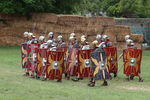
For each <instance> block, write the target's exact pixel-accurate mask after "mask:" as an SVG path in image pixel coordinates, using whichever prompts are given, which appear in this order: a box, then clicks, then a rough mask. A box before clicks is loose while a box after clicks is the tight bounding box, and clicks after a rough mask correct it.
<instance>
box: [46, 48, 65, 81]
mask: <svg viewBox="0 0 150 100" xmlns="http://www.w3.org/2000/svg"><path fill="white" fill-rule="evenodd" d="M47 55H48V59H47V69H46V75H47V78H49V79H62V72H63V68H64V52H63V51H48V53H47Z"/></svg>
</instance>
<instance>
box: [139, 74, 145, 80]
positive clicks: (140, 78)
mask: <svg viewBox="0 0 150 100" xmlns="http://www.w3.org/2000/svg"><path fill="white" fill-rule="evenodd" d="M138 77H139V82H143V81H144V79H142V77H141V75H140V74H139V76H138Z"/></svg>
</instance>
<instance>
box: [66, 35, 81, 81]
mask: <svg viewBox="0 0 150 100" xmlns="http://www.w3.org/2000/svg"><path fill="white" fill-rule="evenodd" d="M79 48H80V46H79V43H78V41H77V40H76V37H75V34H74V33H71V34H70V37H69V46H68V54H69V55H68V58H67V66H66V67H67V69H66V73H67V74H66V75H65V77H66V78H67V79H69V78H70V76H75V77H77V76H78V73H77V72H78V56H77V54H78V50H79Z"/></svg>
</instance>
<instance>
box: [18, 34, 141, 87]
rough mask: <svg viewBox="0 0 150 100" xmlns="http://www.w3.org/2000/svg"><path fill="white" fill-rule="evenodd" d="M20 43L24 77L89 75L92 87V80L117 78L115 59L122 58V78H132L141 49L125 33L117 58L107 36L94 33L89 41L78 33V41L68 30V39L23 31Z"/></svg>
mask: <svg viewBox="0 0 150 100" xmlns="http://www.w3.org/2000/svg"><path fill="white" fill-rule="evenodd" d="M24 40H25V41H24V43H22V44H21V54H22V68H23V69H25V74H24V75H25V76H30V77H32V78H36V79H39V80H43V81H46V80H48V79H49V80H54V79H56V80H57V82H61V81H62V78H63V77H64V78H65V79H67V80H70V79H71V80H72V81H75V82H76V81H80V80H83V79H85V78H89V84H88V86H90V87H94V86H95V82H96V80H103V84H102V86H107V85H108V83H107V80H108V79H112V75H113V77H114V78H115V77H117V73H118V60H119V59H121V57H123V62H124V63H123V67H124V74H125V75H126V78H125V80H126V81H129V80H133V79H134V77H135V76H138V77H139V82H143V79H142V78H141V76H140V73H141V70H140V65H141V59H142V50H141V49H138V48H136V46H135V44H134V42H133V40H131V38H130V36H129V35H126V36H125V41H126V47H125V48H124V50H123V53H122V54H121V55H120V56H119V58H117V48H116V47H114V46H113V45H112V42H111V41H110V40H109V37H108V36H107V35H99V34H98V35H97V36H96V38H95V41H93V42H92V43H89V42H88V41H87V37H86V36H85V35H82V36H81V38H80V41H78V40H77V38H76V34H75V33H71V34H70V36H69V42H68V43H66V42H65V41H64V40H63V36H62V35H58V36H57V39H54V33H53V32H49V34H48V36H47V37H45V36H40V37H39V38H36V37H35V36H34V35H33V33H30V32H24Z"/></svg>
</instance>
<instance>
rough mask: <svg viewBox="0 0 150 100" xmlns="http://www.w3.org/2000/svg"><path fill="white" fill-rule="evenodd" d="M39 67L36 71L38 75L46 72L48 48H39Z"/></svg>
mask: <svg viewBox="0 0 150 100" xmlns="http://www.w3.org/2000/svg"><path fill="white" fill-rule="evenodd" d="M37 59H38V61H37V67H36V72H37V75H38V76H41V75H42V74H44V73H45V70H46V64H47V49H39V50H38V57H37Z"/></svg>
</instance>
